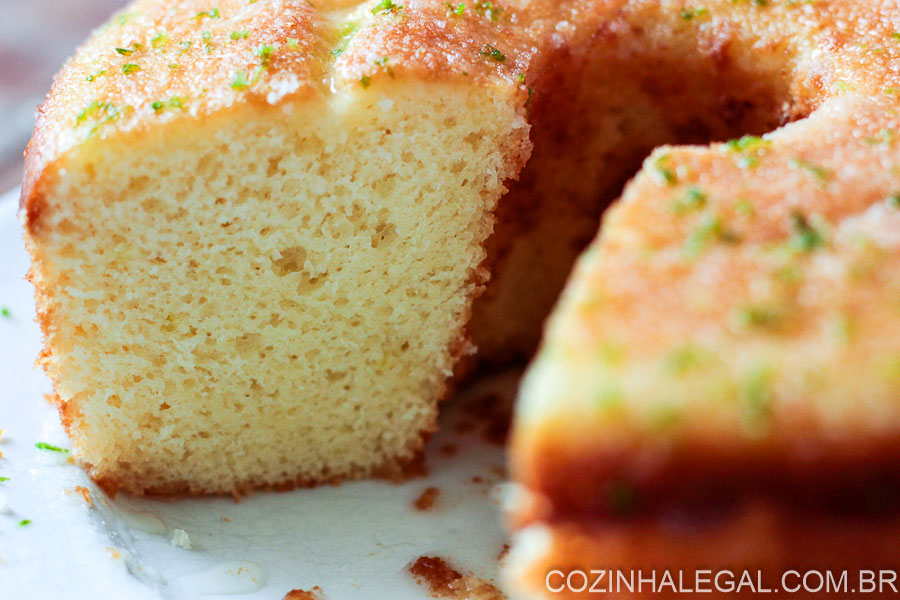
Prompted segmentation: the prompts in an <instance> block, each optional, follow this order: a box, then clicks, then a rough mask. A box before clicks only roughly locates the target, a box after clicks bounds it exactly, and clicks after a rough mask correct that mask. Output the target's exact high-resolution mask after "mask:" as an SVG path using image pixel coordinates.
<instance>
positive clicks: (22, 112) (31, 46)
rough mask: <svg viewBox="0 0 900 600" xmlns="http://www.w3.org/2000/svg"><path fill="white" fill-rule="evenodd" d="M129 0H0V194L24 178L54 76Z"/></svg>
mask: <svg viewBox="0 0 900 600" xmlns="http://www.w3.org/2000/svg"><path fill="white" fill-rule="evenodd" d="M125 4H126V0H0V115H2V121H3V128H2V130H0V131H2V133H0V193H3V192H5V191H7V190H9V189H11V188H13V187H15V186H17V185H19V183H20V181H21V179H22V165H23V161H22V151H23V150H25V145H26V144H27V143H28V139H29V138H30V137H31V129H32V127H33V126H34V112H35V108H36V107H37V105H38V104H40V103H41V102H42V101H43V99H44V96H45V95H46V94H47V91H48V90H49V89H50V83H51V81H52V80H53V75H54V73H56V71H58V70H59V68H60V67H61V66H62V64H63V62H65V60H66V59H67V58H68V57H69V56H71V55H72V53H73V52H74V51H75V48H76V47H77V46H78V45H79V44H80V43H81V42H83V41H84V40H85V38H86V37H87V36H88V34H89V33H90V31H91V30H92V29H94V28H95V27H97V26H99V25H101V24H102V23H104V22H105V21H106V19H107V18H108V17H109V15H110V14H112V13H113V12H114V11H117V10H119V9H120V8H122V7H123V6H124V5H125Z"/></svg>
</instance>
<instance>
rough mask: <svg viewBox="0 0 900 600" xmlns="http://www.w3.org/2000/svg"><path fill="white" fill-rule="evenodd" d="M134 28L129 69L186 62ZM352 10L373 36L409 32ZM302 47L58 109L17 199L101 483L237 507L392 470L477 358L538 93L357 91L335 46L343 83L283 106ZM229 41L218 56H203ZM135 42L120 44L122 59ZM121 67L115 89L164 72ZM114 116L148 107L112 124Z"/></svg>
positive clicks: (74, 424)
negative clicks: (526, 111)
mask: <svg viewBox="0 0 900 600" xmlns="http://www.w3.org/2000/svg"><path fill="white" fill-rule="evenodd" d="M160 6H161V5H155V9H156V10H157V11H158V12H159V14H168V12H166V11H161V10H160ZM135 8H136V9H143V10H144V11H147V10H149V9H148V6H147V5H146V4H144V5H137V6H136V7H135ZM193 8H194V7H192V8H191V10H193ZM231 8H233V9H235V10H236V11H237V10H238V8H237V7H231V6H229V7H226V6H224V5H223V6H221V7H220V8H219V11H218V16H216V17H210V16H208V15H203V16H201V17H197V18H198V19H199V20H200V21H204V22H206V21H209V22H211V23H212V22H216V23H218V21H220V20H227V19H229V18H230V15H229V13H228V11H227V10H226V9H231ZM269 9H270V10H274V7H273V6H270V7H269ZM177 10H178V11H186V9H185V8H184V7H179V8H178V9H177ZM187 12H190V11H187ZM193 12H194V13H196V12H199V11H198V10H195V11H193ZM301 12H302V11H301ZM140 14H141V15H142V16H140V17H135V18H142V19H145V21H144V22H142V25H141V30H140V33H134V34H132V33H128V34H127V35H128V36H129V39H131V36H132V35H133V36H134V39H135V40H143V41H140V42H134V43H132V44H130V46H129V47H130V48H131V49H132V51H131V53H130V54H127V57H128V58H127V60H129V61H134V63H126V64H139V65H140V64H142V60H143V57H144V56H145V55H146V57H147V58H146V60H147V63H145V65H149V64H153V65H156V64H157V63H159V62H161V61H162V62H164V61H168V60H172V57H166V58H160V57H158V56H156V55H155V54H154V53H157V52H158V53H164V52H169V50H163V49H159V50H155V49H154V47H153V43H152V39H153V38H155V37H156V35H157V33H156V27H155V26H150V25H149V24H148V22H155V21H153V19H156V18H157V16H154V14H148V13H147V12H140ZM191 14H192V15H193V13H191ZM238 14H239V13H238ZM361 14H366V15H367V16H366V17H365V18H366V19H368V20H369V22H367V23H366V24H365V26H366V27H370V28H376V27H379V26H381V27H385V28H390V27H394V26H397V25H398V24H399V23H401V20H400V19H399V17H398V18H397V19H396V23H395V22H394V21H391V20H390V19H394V17H392V16H391V15H384V16H381V15H373V14H372V11H371V9H370V8H368V7H366V10H365V11H363V13H361ZM289 16H290V13H289ZM185 18H186V19H188V20H190V19H193V18H194V17H193V16H190V15H188V16H187V17H185ZM235 18H236V17H235ZM320 18H321V19H324V17H321V16H315V15H314V16H313V17H310V19H311V21H314V20H315V19H320ZM378 19H382V20H384V23H381V22H380V21H378ZM240 26H241V22H240V21H239V20H238V21H236V22H235V23H233V24H231V25H228V26H226V27H224V28H220V29H221V30H223V31H224V30H225V29H229V28H231V27H233V28H234V30H235V31H239V32H240V31H243V29H240ZM317 26H318V25H317ZM331 26H332V24H330V23H327V22H326V23H325V24H324V25H321V27H323V28H326V29H327V28H330V27H331ZM335 26H336V25H335ZM195 33H197V34H198V35H199V36H200V41H203V40H202V37H203V33H202V32H195ZM263 33H264V32H263ZM300 33H309V31H306V30H302V31H301V32H300ZM102 35H107V34H102ZM242 35H243V34H239V35H237V36H235V37H236V38H237V39H235V40H234V41H235V43H236V44H237V43H241V42H242V41H243V39H244V38H243V37H242ZM259 35H262V33H261V32H260V31H259V30H258V29H251V32H250V34H249V36H250V37H251V38H252V37H254V36H259ZM296 35H300V34H296ZM310 35H312V34H310ZM295 39H297V38H295V37H294V35H288V34H284V35H283V36H282V37H279V38H278V39H277V40H268V41H270V42H271V43H268V44H264V49H263V50H259V49H258V48H257V49H256V50H253V51H252V52H249V51H244V50H236V52H239V53H240V54H241V56H244V55H246V56H247V57H250V58H248V60H252V61H256V63H257V65H262V68H261V70H260V71H259V72H258V73H255V74H254V69H242V70H240V73H238V74H237V75H231V74H230V75H229V76H228V77H227V78H221V77H219V78H216V77H214V75H215V74H217V73H218V71H216V72H215V73H214V74H209V73H207V76H208V77H209V81H208V82H206V83H205V84H204V85H205V86H207V87H208V88H210V89H209V91H207V92H205V94H204V93H203V92H197V95H196V96H192V95H191V93H190V92H192V91H197V90H195V89H194V88H191V82H192V81H193V80H192V79H190V76H187V75H186V76H185V77H187V79H186V80H184V81H183V82H182V83H183V85H184V86H185V88H186V91H184V92H175V93H169V92H168V91H167V93H166V94H165V96H164V97H165V98H170V97H177V98H178V100H177V101H176V102H173V101H172V100H170V99H167V100H166V101H165V102H164V103H163V106H161V107H160V106H158V105H157V104H156V102H157V101H156V100H152V98H155V97H157V95H158V94H159V93H160V90H159V89H157V88H155V87H152V85H151V84H147V85H148V86H149V87H148V89H144V90H143V91H134V92H128V93H126V94H125V96H124V97H123V96H121V94H122V93H123V92H122V90H121V89H120V87H119V86H121V87H122V88H124V87H125V86H127V81H130V80H126V83H123V82H121V81H116V82H115V83H110V84H104V86H103V87H100V88H98V90H97V93H98V94H100V97H99V98H98V100H97V101H96V103H95V104H93V105H92V107H91V108H90V109H89V110H87V112H86V113H85V114H84V115H81V114H80V113H78V111H76V110H75V108H74V107H72V106H69V107H68V108H71V113H70V114H66V112H65V111H64V110H63V108H65V107H63V108H61V107H60V105H61V104H62V103H63V99H62V98H59V97H53V96H51V100H50V103H51V105H52V106H51V110H50V116H49V117H45V121H46V122H45V123H44V125H43V127H45V130H47V129H52V128H57V129H62V128H64V127H67V126H68V127H74V128H75V131H74V132H72V133H71V136H72V141H71V145H70V146H69V147H67V148H65V149H64V150H59V149H58V148H59V144H60V139H61V136H56V137H54V140H55V143H56V144H57V148H56V149H54V148H53V147H52V146H50V145H40V144H39V145H38V146H37V147H35V148H33V149H32V152H33V157H32V160H33V161H37V158H35V157H38V156H40V157H42V158H43V159H44V164H43V165H42V169H41V170H40V171H39V172H35V173H34V175H35V179H34V180H33V181H32V182H30V184H29V185H30V187H29V188H26V192H25V196H24V201H25V207H24V208H25V210H24V213H23V216H24V219H25V224H26V228H27V232H28V236H27V242H28V246H29V250H30V251H31V253H32V256H33V259H34V265H33V269H32V272H31V279H32V281H33V282H34V284H35V286H36V290H37V300H38V310H39V318H40V321H41V324H42V326H43V328H44V333H45V342H46V349H45V352H44V355H43V357H42V363H43V364H44V366H45V368H46V369H47V371H48V373H49V374H50V375H51V377H52V378H53V380H54V384H55V390H56V394H57V397H58V403H59V406H60V411H61V413H62V415H63V418H64V422H65V424H66V425H67V427H68V430H69V432H70V435H71V436H72V438H73V441H74V444H75V447H76V449H77V450H78V452H79V454H80V456H81V457H82V458H83V460H84V461H85V462H86V463H87V464H88V466H89V469H90V473H91V475H92V476H93V477H94V478H95V479H96V480H97V481H98V482H99V483H101V484H104V485H106V486H107V487H109V488H112V489H124V490H128V491H133V492H157V493H175V492H192V493H198V492H203V493H210V492H224V493H228V492H233V491H235V490H241V489H245V488H249V487H258V486H285V485H293V484H295V483H300V484H310V483H318V482H323V481H330V480H335V479H339V478H346V477H356V476H363V475H370V474H374V473H396V472H398V471H400V470H401V469H402V468H403V466H404V465H406V464H408V463H410V462H411V461H413V460H414V459H415V458H416V457H417V455H418V453H419V452H420V451H421V448H422V444H423V441H424V438H426V437H427V435H428V434H429V433H430V432H431V431H432V430H433V429H434V424H435V423H434V421H435V413H436V402H437V400H438V399H439V397H440V396H441V395H442V394H443V390H444V386H445V381H446V379H447V377H448V376H449V374H450V373H451V371H452V368H453V365H454V362H455V360H456V357H457V356H458V355H459V354H461V353H462V352H464V351H466V350H467V348H468V347H467V345H466V343H465V337H464V325H465V322H466V320H467V318H468V314H469V310H470V306H471V302H472V299H473V297H474V296H475V295H476V293H477V292H478V290H479V289H480V287H481V285H482V284H483V281H484V279H485V273H484V271H483V269H482V267H481V264H482V262H483V261H484V259H485V251H484V242H485V239H486V238H487V237H488V235H489V234H490V232H491V229H492V224H493V218H492V211H493V208H494V205H495V204H496V202H497V199H498V198H499V196H500V195H501V194H502V193H503V191H504V189H505V188H504V186H503V182H504V180H505V179H507V178H508V177H511V176H513V175H514V174H515V172H516V170H517V169H518V167H519V166H520V164H521V162H522V161H523V160H524V156H525V154H526V152H527V149H528V142H527V134H528V128H527V124H526V122H525V120H524V119H523V109H522V105H523V103H524V100H525V97H524V94H525V92H524V90H523V89H520V86H519V85H518V83H517V82H515V81H513V82H512V83H506V82H505V81H506V80H505V79H504V78H502V77H497V78H496V79H495V80H494V81H493V82H491V81H488V80H487V79H486V78H484V77H482V79H480V80H479V81H478V82H475V83H473V82H472V81H471V80H468V79H462V78H461V77H456V78H452V77H450V78H447V79H446V80H444V81H441V82H437V81H426V80H424V79H423V78H422V77H419V76H417V75H416V74H415V68H414V65H410V68H408V69H405V70H404V62H403V60H402V59H401V58H402V56H401V58H398V59H397V60H396V62H395V63H392V62H391V58H390V57H388V58H386V59H383V57H382V58H379V64H372V65H369V66H370V67H371V74H367V75H359V73H360V72H362V71H354V69H357V68H358V67H354V66H353V64H352V61H353V55H352V50H351V45H352V43H353V41H352V40H337V38H335V40H336V41H335V40H331V39H330V38H329V40H327V41H329V43H331V41H334V43H337V44H343V46H337V47H342V48H344V50H345V51H346V52H347V62H346V63H345V64H344V70H343V71H340V65H339V64H338V65H337V66H335V64H332V66H331V67H329V68H332V69H335V70H334V71H333V73H334V75H333V77H332V78H331V80H329V81H330V82H329V81H325V82H322V81H320V80H309V79H306V80H300V81H295V82H294V83H296V84H297V85H293V86H292V87H291V89H288V87H284V88H281V87H279V86H282V85H287V84H285V83H284V82H286V81H290V80H291V78H292V77H293V78H295V79H296V78H298V77H301V76H306V74H304V73H303V72H302V71H301V70H293V71H292V70H291V69H292V68H294V67H295V63H293V62H290V61H288V59H286V58H282V57H283V56H284V55H288V56H289V53H291V52H294V45H293V42H292V41H291V40H295ZM231 40H232V36H231V35H230V34H229V35H228V36H221V37H214V39H213V40H212V41H211V43H213V44H214V47H213V50H212V51H211V52H213V53H215V52H217V51H218V50H216V48H229V46H228V44H230V43H231ZM103 42H104V43H106V42H107V40H106V39H104V40H103ZM320 42H321V44H320ZM96 43H97V42H95V44H96ZM171 43H173V44H177V42H176V41H175V40H171ZM298 43H299V42H298ZM123 44H125V41H118V40H117V41H116V42H115V43H114V44H110V47H109V48H108V50H109V54H110V55H111V56H112V57H113V60H119V59H116V58H115V57H116V56H121V53H119V52H117V51H116V50H115V48H117V47H124V46H123ZM135 44H140V45H142V48H138V49H137V50H134V47H135ZM266 47H268V49H266ZM310 47H321V48H322V49H323V50H322V52H323V53H327V54H328V57H330V58H324V57H316V56H313V57H312V59H309V60H307V59H308V58H309V57H308V56H307V59H304V60H306V61H307V62H308V63H309V64H313V65H318V64H319V63H318V60H322V61H325V60H330V61H332V63H334V61H335V57H334V55H333V53H332V48H331V47H330V46H329V44H326V43H325V42H324V41H322V40H314V42H313V43H311V44H310ZM83 52H84V53H86V54H88V55H90V54H91V53H93V52H99V51H98V50H96V47H95V46H89V47H88V48H87V49H85V50H83ZM171 52H173V53H175V54H173V56H175V55H176V54H177V52H178V51H177V50H171ZM189 52H190V51H189ZM201 52H205V50H201ZM221 52H226V50H221ZM304 52H305V53H306V54H305V56H306V55H308V54H309V53H310V52H314V51H313V50H309V48H307V49H306V50H304ZM195 58H197V60H202V59H203V57H201V56H198V57H195ZM78 60H79V59H78V58H76V59H75V64H76V65H80V63H79V62H78ZM123 60H125V59H123ZM221 60H223V61H226V62H227V61H231V60H236V59H234V57H232V56H231V55H230V54H225V55H223V56H222V58H221ZM279 61H284V62H279ZM190 62H191V59H190V58H188V56H185V57H184V58H183V59H182V64H183V65H189V64H190ZM301 62H302V61H301ZM302 64H306V63H302ZM70 68H71V69H75V68H80V66H79V67H70ZM109 68H110V69H112V67H109ZM316 68H318V67H316ZM113 70H114V71H115V70H116V69H113ZM118 71H119V72H116V73H112V72H109V73H107V74H105V75H103V77H110V78H117V79H122V78H125V77H128V78H132V77H134V78H137V77H140V76H143V75H141V73H142V72H144V71H146V72H147V73H145V74H147V75H148V77H159V76H160V74H159V72H158V66H154V67H152V68H151V67H149V66H144V67H142V68H141V71H137V72H133V73H130V74H126V73H124V72H122V68H121V67H120V68H118ZM64 77H65V75H64ZM235 78H237V82H236V81H235ZM64 84H65V82H64ZM72 85H74V84H72ZM171 87H172V88H173V89H174V88H175V87H177V82H176V84H173V85H172V86H171ZM149 88H152V89H149ZM166 89H167V90H168V89H169V88H166ZM280 92H284V93H283V94H281V93H280ZM106 94H109V95H108V96H107V95H106ZM128 94H132V95H128ZM151 94H152V95H151ZM210 98H217V99H210ZM123 99H124V100H125V101H127V102H129V105H130V106H132V107H133V108H132V109H130V110H128V111H121V110H120V112H118V113H115V114H116V115H117V117H116V118H114V119H113V118H108V117H109V116H110V115H111V114H114V113H112V112H111V111H112V110H113V109H112V108H109V105H110V104H116V106H118V105H119V103H121V100H123ZM117 102H118V103H117ZM117 110H118V109H117ZM40 127H41V126H39V128H40ZM63 139H64V138H63ZM54 152H57V154H53V153H54Z"/></svg>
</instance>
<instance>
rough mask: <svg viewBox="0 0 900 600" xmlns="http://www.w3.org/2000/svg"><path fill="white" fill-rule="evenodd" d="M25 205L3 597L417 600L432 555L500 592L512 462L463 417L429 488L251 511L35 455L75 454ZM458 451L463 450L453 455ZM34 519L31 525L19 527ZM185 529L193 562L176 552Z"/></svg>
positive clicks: (7, 341) (13, 283) (337, 492)
mask: <svg viewBox="0 0 900 600" xmlns="http://www.w3.org/2000/svg"><path fill="white" fill-rule="evenodd" d="M17 199H18V192H17V191H13V192H9V193H8V194H4V195H2V196H0V257H2V260H0V306H2V307H7V308H8V309H9V311H10V316H9V317H2V316H0V429H4V430H6V432H5V434H4V436H3V438H2V439H0V451H2V452H3V458H2V459H0V476H4V477H9V478H10V479H9V481H5V482H3V483H0V494H2V496H0V510H2V509H3V508H4V505H5V506H6V507H7V510H6V514H0V597H2V598H9V599H15V600H18V599H26V598H27V599H30V598H67V599H69V600H82V599H83V600H87V599H90V600H95V599H102V598H129V599H130V600H131V599H134V600H138V599H145V598H147V599H155V598H174V599H181V598H204V599H215V598H247V599H248V600H249V599H254V600H256V599H260V600H261V599H266V600H280V599H281V598H282V597H283V596H284V594H285V593H287V592H288V591H289V590H292V589H295V588H299V589H310V588H312V587H314V586H319V588H321V590H322V595H323V597H324V598H327V599H332V600H335V599H340V600H345V599H346V600H352V599H356V598H359V599H365V600H371V599H374V598H389V599H391V600H407V599H408V600H414V599H415V600H418V599H422V598H426V597H428V593H427V590H425V589H424V588H422V587H420V586H419V585H418V584H416V583H415V582H414V580H413V579H412V578H411V576H410V575H409V573H408V569H407V568H408V565H409V564H410V562H411V561H414V560H415V559H416V558H417V557H419V556H422V555H438V556H441V557H443V558H445V559H447V560H448V561H450V562H451V563H453V564H455V565H457V566H459V567H462V569H463V570H467V571H470V572H472V573H473V574H474V575H475V576H477V577H482V578H485V579H487V580H493V581H494V582H495V584H497V570H498V555H499V554H500V552H501V550H502V548H503V545H504V543H505V542H506V539H505V535H504V532H503V529H502V526H501V520H500V515H499V510H498V509H499V497H500V495H501V493H502V491H503V489H504V484H503V482H502V478H501V476H500V475H499V474H498V473H500V471H501V470H502V467H503V465H504V456H503V451H502V449H501V448H499V447H497V446H495V445H491V444H488V443H486V442H484V441H482V439H481V436H480V435H479V433H478V431H477V430H476V431H473V432H468V433H461V432H459V431H458V429H459V428H457V427H454V426H452V425H450V423H451V422H452V421H453V420H454V418H456V417H455V416H454V414H453V413H454V411H453V410H450V411H445V413H447V414H444V415H442V423H443V424H444V427H442V430H441V432H440V433H438V434H437V435H436V436H435V437H434V438H433V439H432V441H431V443H430V444H429V450H428V459H427V466H428V470H429V475H428V476H427V477H424V478H419V479H413V480H411V481H409V482H406V483H403V484H392V483H387V482H381V481H363V482H355V483H346V484H343V485H340V486H328V487H320V488H316V489H305V490H296V491H292V492H287V493H273V494H263V493H258V494H254V495H252V496H250V497H247V498H245V499H243V500H241V501H240V502H237V503H236V502H234V501H233V500H231V499H228V498H203V499H185V500H176V501H171V500H170V501H160V500H151V499H146V498H136V497H128V496H125V495H119V496H117V497H116V499H115V500H109V499H108V498H106V497H105V496H103V494H102V493H101V492H100V491H99V490H98V489H97V488H96V487H95V486H94V485H93V484H92V483H91V482H90V481H89V480H88V478H87V477H86V476H85V474H84V473H83V472H82V471H81V469H80V468H78V467H77V466H74V465H72V464H69V462H70V461H67V460H66V458H67V455H65V454H60V453H55V452H48V451H46V450H39V449H37V448H35V443H36V442H38V441H44V442H48V443H51V444H55V445H58V446H64V447H68V446H69V444H68V440H67V438H66V436H65V434H64V433H63V431H62V428H61V427H60V425H59V420H58V418H57V415H56V410H55V408H54V407H52V406H51V405H50V404H48V403H47V402H46V401H45V400H44V394H45V393H46V392H47V391H49V388H50V386H49V383H48V382H47V381H46V379H45V378H44V377H43V375H42V374H41V373H39V372H38V371H36V370H35V369H34V368H33V362H34V359H35V357H36V356H37V353H38V349H39V346H40V340H39V333H38V328H37V326H36V325H35V323H34V322H33V319H34V307H33V300H32V289H31V286H30V285H29V284H28V283H27V282H26V281H24V279H23V277H24V275H25V272H26V271H27V268H28V260H27V256H26V254H25V252H24V250H23V248H22V237H21V228H20V226H19V224H18V222H17V220H16V218H15V215H16V209H17ZM515 380H516V374H515V373H507V374H506V375H503V376H499V377H497V378H494V379H492V380H490V381H482V382H479V383H478V384H477V385H476V386H473V389H470V390H468V391H467V394H469V395H470V396H472V395H474V396H472V397H477V395H479V394H483V393H484V392H485V391H486V390H500V391H501V392H502V393H505V394H509V393H510V392H511V389H512V387H513V386H514V382H515ZM454 404H457V405H458V403H454ZM455 412H456V413H459V412H460V411H459V410H458V409H457V410H456V411H455ZM445 444H455V445H457V447H458V452H457V453H456V454H455V455H453V456H448V455H447V453H446V452H441V451H440V448H441V447H442V446H444V445H445ZM479 477H480V478H482V479H483V481H482V482H478V481H477V478H479ZM473 478H476V480H475V481H473ZM76 486H84V487H85V488H88V489H89V490H90V494H91V497H92V499H93V507H89V506H88V504H87V503H86V502H85V500H84V499H83V497H82V496H81V495H80V494H78V493H73V490H74V488H75V487H76ZM429 486H433V487H436V488H438V490H439V496H438V500H437V503H436V507H435V508H434V509H433V510H431V511H417V510H415V509H414V508H413V501H414V500H415V498H417V497H418V495H419V494H420V493H421V492H422V491H423V490H424V489H425V488H427V487H429ZM24 519H29V520H31V523H30V524H28V525H24V526H23V525H20V524H19V523H20V522H21V521H22V520H24ZM176 529H180V530H183V531H184V532H186V533H187V535H188V537H189V539H190V544H191V546H192V548H193V549H191V550H186V549H183V548H181V547H178V546H176V545H174V544H173V543H172V541H171V540H172V537H173V535H174V534H175V530H176ZM497 585H499V584H497Z"/></svg>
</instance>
